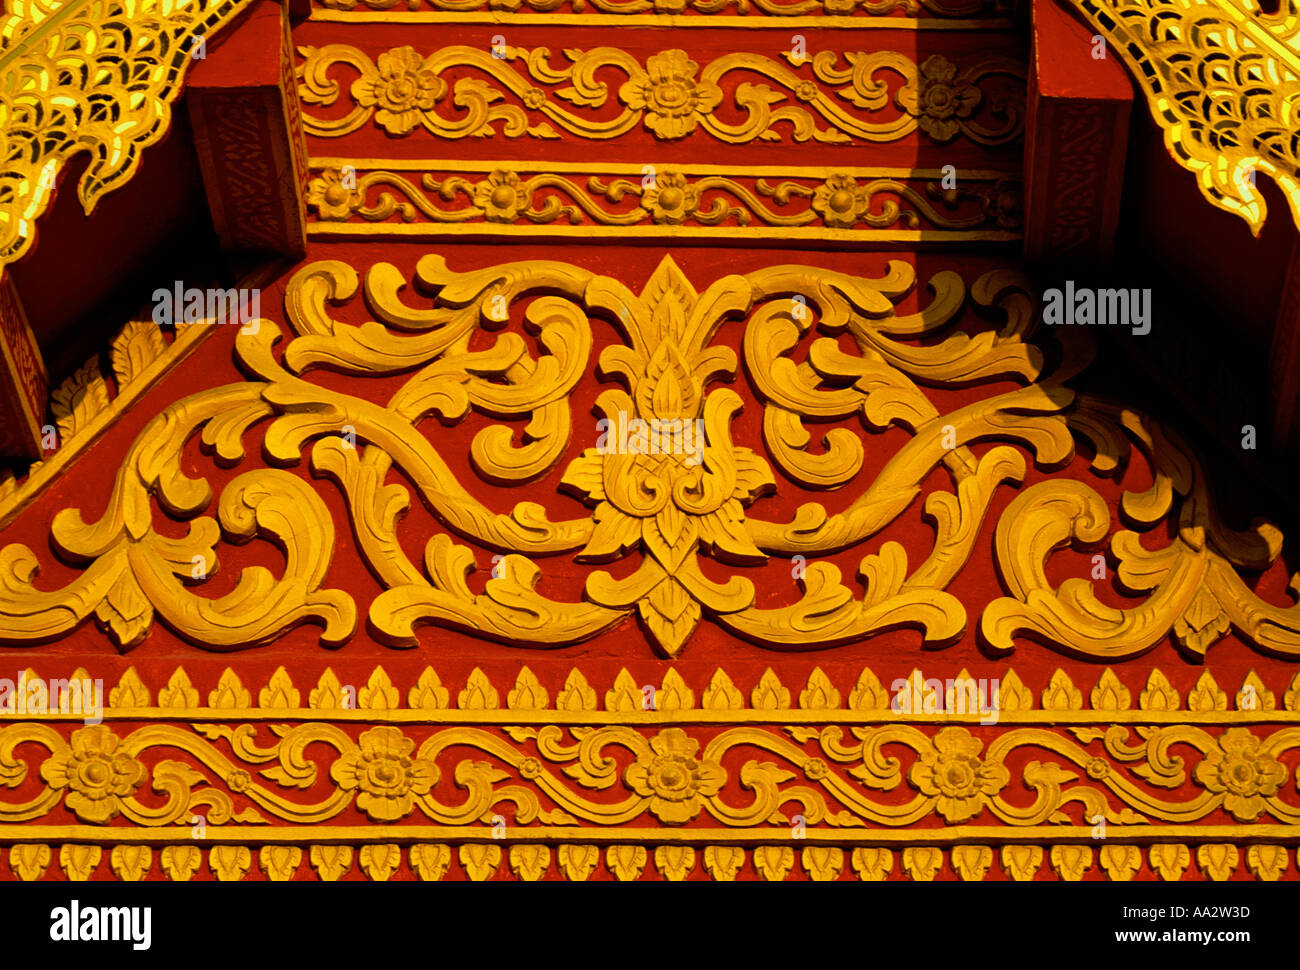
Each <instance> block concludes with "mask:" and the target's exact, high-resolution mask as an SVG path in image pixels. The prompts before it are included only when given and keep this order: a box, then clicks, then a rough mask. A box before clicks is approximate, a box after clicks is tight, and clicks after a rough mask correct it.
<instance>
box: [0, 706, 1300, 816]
mask: <svg viewBox="0 0 1300 970" xmlns="http://www.w3.org/2000/svg"><path fill="white" fill-rule="evenodd" d="M1070 733H1072V734H1073V737H1071V736H1070ZM1070 733H1067V732H1065V731H1063V730H1062V729H1060V728H1053V727H1047V726H1044V727H1010V728H1004V729H1001V730H1000V731H998V732H997V733H996V734H995V736H994V737H992V738H991V739H988V740H986V739H982V738H980V737H978V736H976V735H975V734H973V733H972V731H971V730H970V729H969V728H967V727H964V726H951V725H950V726H946V727H945V726H937V725H936V726H915V725H911V724H889V725H881V726H851V725H850V726H841V725H829V726H818V725H805V726H787V727H785V728H784V730H782V729H780V728H778V727H777V726H775V725H754V726H732V727H723V728H721V729H720V730H711V731H709V732H708V734H707V737H705V736H701V735H702V732H701V731H700V730H699V729H697V728H694V727H691V726H689V725H688V726H686V727H675V726H668V727H663V726H660V727H649V728H647V727H642V726H624V725H603V726H595V725H592V726H584V727H564V726H561V725H558V724H549V725H542V726H536V727H534V726H521V725H514V726H511V725H505V726H503V727H499V728H495V729H488V728H484V727H477V726H471V725H459V726H442V727H437V728H433V729H426V728H419V727H414V726H409V725H407V726H394V725H387V724H380V725H373V726H368V725H364V724H363V725H359V726H356V727H353V726H350V725H343V724H330V723H324V722H320V721H307V722H303V723H298V724H279V725H269V726H268V725H250V724H231V723H201V722H200V723H194V724H192V725H184V726H181V725H173V724H154V725H146V726H143V727H136V728H129V727H122V726H118V725H116V724H96V725H88V726H85V727H77V728H74V729H73V730H71V732H70V733H69V734H68V736H67V737H65V736H64V735H63V734H61V733H60V732H59V731H58V730H57V729H56V728H55V727H54V726H51V725H46V724H39V723H30V722H19V723H15V724H10V725H8V726H5V727H0V780H3V781H4V782H5V783H6V785H7V787H9V788H14V787H17V786H18V785H19V784H22V783H23V782H25V781H27V780H28V779H29V777H32V776H36V777H39V778H40V780H41V782H42V783H43V784H42V785H41V787H40V790H39V791H32V790H31V789H28V792H29V794H30V797H27V798H24V799H21V800H17V801H0V825H6V824H11V823H16V822H33V821H36V820H41V819H45V818H47V817H48V816H49V815H50V814H51V813H53V812H55V811H56V810H57V809H59V808H65V809H66V810H67V811H69V812H71V813H72V814H73V815H75V816H76V817H77V818H78V819H79V820H80V821H81V822H83V823H87V824H92V825H103V824H106V823H108V822H110V821H112V820H113V819H115V818H118V817H119V816H120V817H122V818H124V819H125V820H127V821H129V822H132V823H134V824H135V825H137V826H144V827H150V828H152V827H159V826H167V825H175V824H176V823H178V822H179V821H181V820H186V821H188V820H189V818H190V817H191V815H192V814H193V813H194V812H195V811H196V810H199V809H200V808H204V809H206V812H207V815H208V819H209V821H210V823H212V824H217V825H221V824H226V823H235V824H247V825H261V824H267V823H269V822H271V821H272V820H277V821H280V822H287V823H292V824H300V825H317V824H322V823H326V822H329V821H331V820H335V819H338V818H339V817H340V816H341V815H343V814H344V813H345V812H347V811H348V810H350V809H353V808H355V810H357V811H359V812H361V813H363V814H364V815H365V816H367V817H368V818H369V819H370V820H371V821H372V822H375V823H378V824H394V823H399V822H409V823H419V824H430V823H432V824H435V825H442V826H471V825H476V824H478V823H481V822H483V821H485V820H490V819H491V818H492V817H493V816H494V815H497V814H498V813H499V812H500V811H501V810H502V809H503V808H504V807H506V806H509V807H510V810H511V811H512V814H513V824H514V825H520V826H527V825H530V824H532V823H538V824H540V825H549V826H564V825H593V826H599V827H607V826H632V825H634V824H640V825H645V824H651V825H653V824H659V825H665V826H680V825H686V824H687V823H690V822H694V821H696V820H700V821H704V822H708V823H710V824H714V825H721V826H724V827H727V828H741V829H761V828H763V827H764V826H770V825H785V824H788V823H789V821H790V816H791V815H793V814H798V815H801V816H802V817H803V820H804V822H805V823H806V824H807V825H808V826H810V827H813V826H815V827H819V828H820V827H828V828H831V829H841V828H849V829H852V828H862V827H864V826H870V827H884V828H913V827H915V826H916V825H917V824H918V823H920V822H922V821H926V820H931V821H939V822H940V823H941V824H946V825H964V824H971V823H975V822H977V821H978V822H982V823H983V824H988V822H989V821H990V820H992V821H995V822H996V823H998V824H1001V825H1004V826H1008V827H1012V828H1015V827H1030V826H1039V825H1044V824H1050V825H1072V826H1076V827H1083V826H1085V825H1086V824H1089V823H1091V824H1095V823H1096V820H1097V819H1098V818H1099V817H1104V818H1105V819H1106V820H1107V821H1108V822H1110V823H1113V824H1115V825H1133V826H1138V825H1148V824H1153V823H1155V824H1158V823H1179V824H1190V823H1194V822H1198V821H1202V820H1205V819H1206V818H1207V817H1209V816H1212V815H1215V814H1217V813H1219V812H1226V813H1227V814H1228V815H1231V816H1232V818H1234V819H1235V820H1236V821H1237V822H1239V823H1247V822H1262V821H1267V820H1271V821H1272V822H1273V823H1274V824H1282V825H1288V826H1294V825H1297V824H1300V804H1297V802H1296V800H1295V797H1294V792H1295V786H1294V785H1289V784H1287V782H1288V780H1290V778H1291V772H1290V769H1289V767H1288V766H1287V764H1286V763H1284V761H1283V760H1282V757H1283V756H1284V755H1286V754H1288V753H1289V752H1292V751H1294V749H1295V748H1296V747H1297V746H1300V728H1296V727H1282V728H1279V729H1275V730H1272V731H1267V730H1265V731H1263V732H1260V733H1257V732H1256V731H1252V730H1250V729H1248V728H1244V727H1232V728H1228V729H1226V730H1222V731H1217V730H1216V731H1210V730H1206V729H1204V728H1202V727H1199V726H1191V725H1172V726H1142V727H1138V728H1137V729H1136V736H1135V732H1134V731H1133V730H1132V729H1131V728H1130V727H1128V726H1121V725H1114V726H1111V727H1109V728H1103V727H1097V728H1091V727H1074V728H1071V729H1070ZM19 745H27V746H29V747H28V748H27V749H26V750H28V751H31V750H32V747H31V746H35V747H37V748H43V749H45V754H44V755H43V756H42V757H40V758H39V759H37V760H35V761H34V762H33V761H31V760H29V759H30V756H28V758H26V759H20V758H18V757H17V756H16V754H15V750H16V749H17V747H18V746H19ZM467 751H468V752H469V753H470V754H471V755H472V756H470V757H467ZM146 752H148V753H149V755H150V757H149V758H147V759H146V758H144V757H143V756H144V755H145V753H146ZM327 752H328V753H327ZM450 752H454V754H452V753H450ZM1175 752H1177V753H1175ZM1189 752H1190V753H1192V757H1191V758H1190V759H1189V758H1188V753H1189ZM160 754H166V755H169V756H170V757H169V758H163V759H159V758H158V757H157V756H158V755H160ZM176 756H180V757H183V758H184V759H186V760H183V761H176V760H171V758H174V757H176ZM1030 758H1032V759H1033V760H1028V761H1027V760H1026V759H1030ZM1043 758H1046V759H1047V760H1040V759H1043ZM484 759H486V760H484ZM724 765H731V766H732V767H731V768H728V767H725V766H724ZM443 778H449V779H450V778H454V779H455V783H456V784H455V788H454V789H445V788H444V789H440V791H447V792H448V793H451V792H454V796H453V800H450V801H449V800H447V798H446V796H445V795H442V794H440V791H439V792H436V791H435V790H434V789H435V788H436V787H438V785H439V782H440V781H441V780H442V779H443ZM323 779H329V784H328V787H327V790H326V791H324V792H320V791H313V792H312V793H311V794H308V795H305V796H304V795H303V794H300V793H301V792H303V791H304V790H305V789H309V788H312V787H313V786H314V784H315V783H316V782H318V781H320V780H323ZM1188 783H1190V785H1191V786H1192V788H1193V789H1194V791H1190V792H1188V791H1186V790H1185V785H1187V784H1188ZM148 788H151V789H152V791H153V792H155V793H158V794H161V795H163V796H164V798H163V802H162V804H160V805H154V804H150V803H149V802H152V801H154V800H153V799H150V800H149V802H145V801H142V800H140V799H139V798H138V797H137V794H138V793H139V792H141V791H142V790H148ZM1174 789H1180V790H1182V791H1180V792H1178V793H1172V794H1171V792H1172V791H1173V790H1174ZM598 793H600V795H601V797H596V796H597V794H598ZM875 793H880V795H881V796H883V797H877V795H876V794H875ZM899 796H905V800H904V799H900V797H899Z"/></svg>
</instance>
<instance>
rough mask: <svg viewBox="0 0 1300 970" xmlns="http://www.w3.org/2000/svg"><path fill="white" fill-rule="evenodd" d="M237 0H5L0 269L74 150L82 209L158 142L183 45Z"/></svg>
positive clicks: (27, 239) (0, 41) (183, 63)
mask: <svg viewBox="0 0 1300 970" xmlns="http://www.w3.org/2000/svg"><path fill="white" fill-rule="evenodd" d="M247 2H248V0H180V2H170V0H143V2H140V3H132V4H129V5H124V4H121V3H118V2H115V0H81V2H77V0H68V2H62V0H51V2H31V0H24V2H16V3H12V4H9V5H8V11H9V12H8V14H7V16H5V17H4V19H3V21H0V24H2V26H0V76H3V79H4V82H5V83H4V86H3V90H0V266H3V265H4V264H6V263H10V262H13V261H14V260H16V259H17V258H18V257H20V256H21V255H23V253H25V252H26V251H27V248H28V246H30V245H31V241H32V236H33V232H34V224H35V221H36V219H37V217H38V216H40V214H41V213H42V212H44V211H45V208H46V206H47V205H48V204H49V200H50V196H51V193H52V191H53V189H54V184H55V177H56V176H57V175H58V173H59V171H60V170H61V169H62V168H63V166H64V165H65V164H66V163H67V161H68V160H69V159H70V158H71V157H72V156H73V155H76V154H77V153H78V152H87V151H88V152H90V153H91V155H92V159H91V162H90V165H89V167H88V168H87V169H86V172H85V174H84V175H83V176H82V177H81V182H80V185H79V186H78V195H79V197H80V199H81V204H82V205H83V207H84V208H85V209H86V211H87V212H90V211H91V210H93V209H94V207H95V204H96V202H97V201H98V200H99V198H100V197H101V196H102V195H104V193H106V192H110V191H112V190H113V189H115V188H117V187H118V186H120V185H122V184H123V183H125V182H126V181H127V180H128V179H130V178H131V176H132V175H133V174H134V173H135V170H136V167H137V165H138V164H139V161H140V153H141V152H142V151H143V150H144V149H145V148H147V147H148V146H149V145H152V144H153V143H154V142H156V141H158V139H159V138H161V137H162V136H163V134H164V132H166V130H167V126H168V124H169V123H170V118H171V101H172V100H173V99H174V98H175V96H176V95H177V93H178V92H179V89H180V84H181V79H182V78H183V77H184V74H185V71H186V69H187V67H188V66H189V64H190V62H191V61H192V60H193V54H194V52H193V50H192V45H193V44H194V42H195V41H196V40H198V39H200V38H203V37H205V36H208V35H210V34H212V33H213V32H214V31H216V30H217V29H219V28H220V27H222V26H223V25H225V24H227V23H228V22H229V21H230V20H231V19H232V18H233V17H234V16H235V14H237V13H238V12H239V11H240V10H242V9H243V8H244V6H246V4H247Z"/></svg>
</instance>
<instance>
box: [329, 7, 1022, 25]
mask: <svg viewBox="0 0 1300 970" xmlns="http://www.w3.org/2000/svg"><path fill="white" fill-rule="evenodd" d="M317 3H318V4H319V5H314V6H313V9H312V12H311V19H313V20H362V19H375V20H377V19H383V20H385V21H388V22H402V21H410V20H417V19H418V20H419V21H421V22H435V23H436V22H443V21H442V20H441V18H447V19H448V20H450V19H451V18H457V19H459V20H461V21H462V22H463V21H467V20H469V18H476V19H477V20H480V21H482V20H490V21H492V22H496V23H510V22H530V23H535V24H538V23H540V24H547V25H557V24H566V25H568V24H572V23H581V24H587V23H593V22H600V21H604V20H612V21H614V22H617V23H624V24H627V23H638V22H645V21H649V22H654V23H657V24H659V23H664V22H670V23H671V24H672V25H673V26H677V25H679V24H701V25H704V26H709V27H716V26H731V25H733V24H739V25H743V26H745V27H757V26H762V25H764V24H766V23H770V22H772V21H775V24H776V25H777V26H780V27H786V26H790V25H791V24H792V23H798V22H800V21H812V22H818V23H820V22H822V21H832V22H835V23H847V24H850V25H852V26H853V27H855V28H860V27H874V26H882V27H884V26H891V27H892V26H895V25H906V24H917V23H921V24H928V23H931V22H937V23H942V22H945V21H947V22H953V21H955V22H957V23H966V22H968V19H969V18H980V19H976V20H974V21H970V22H973V23H976V24H982V23H985V22H986V21H985V19H983V18H986V17H987V18H998V19H1005V18H1006V15H1007V13H1008V10H1009V5H1008V4H1007V3H1006V2H1004V0H955V2H944V0H793V2H790V0H785V2H782V0H406V6H407V7H409V8H410V9H409V10H394V9H392V8H393V7H395V6H397V0H317ZM421 7H425V8H428V9H421ZM358 8H361V9H358ZM366 8H369V9H366ZM521 8H522V9H521ZM588 8H591V9H593V10H594V11H597V12H595V13H587V12H586V11H587V10H588ZM733 10H734V13H732V12H731V11H733ZM651 11H653V12H651ZM920 13H924V14H925V15H926V16H925V17H923V18H921V19H920V20H917V19H915V18H916V15H917V14H920ZM435 18H439V19H437V20H435Z"/></svg>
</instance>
